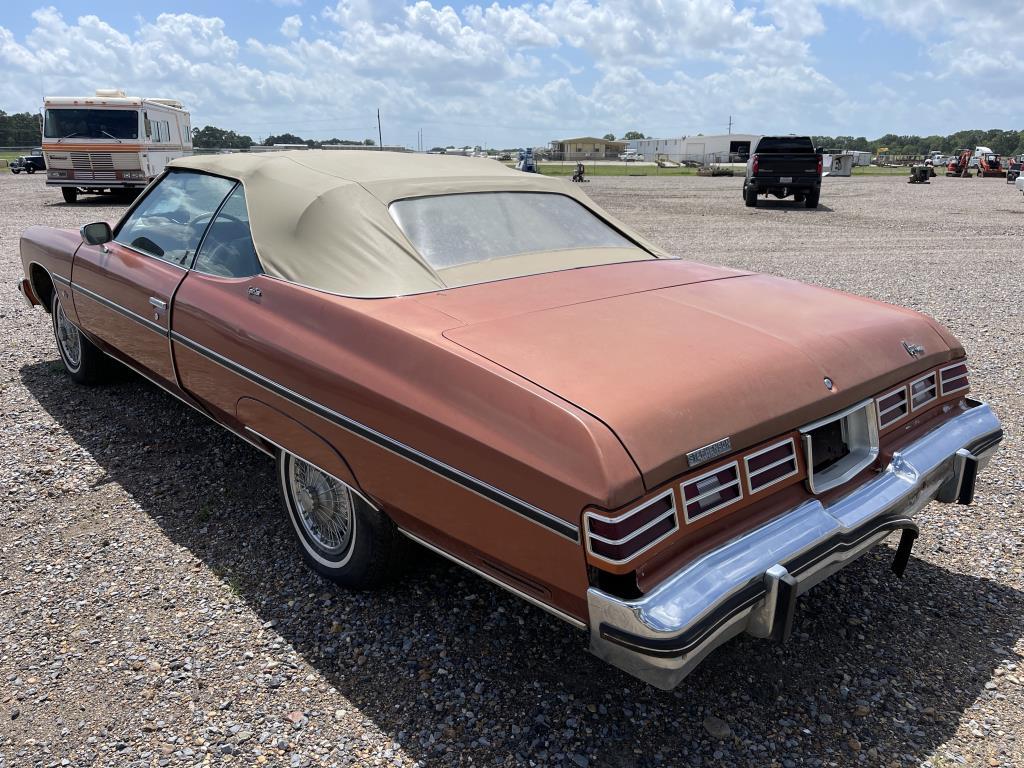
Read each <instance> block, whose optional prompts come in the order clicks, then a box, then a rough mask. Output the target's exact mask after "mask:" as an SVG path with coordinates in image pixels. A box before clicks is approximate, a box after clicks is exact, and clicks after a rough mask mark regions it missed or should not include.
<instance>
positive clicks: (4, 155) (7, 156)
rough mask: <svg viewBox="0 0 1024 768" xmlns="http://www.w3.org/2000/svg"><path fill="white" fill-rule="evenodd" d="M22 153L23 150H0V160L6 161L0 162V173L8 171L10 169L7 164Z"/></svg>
mask: <svg viewBox="0 0 1024 768" xmlns="http://www.w3.org/2000/svg"><path fill="white" fill-rule="evenodd" d="M24 154H25V153H24V152H0V160H5V161H6V162H3V163H0V173H10V169H9V168H8V167H7V166H8V165H9V164H10V162H11V160H14V159H15V158H18V157H21V156H22V155H24Z"/></svg>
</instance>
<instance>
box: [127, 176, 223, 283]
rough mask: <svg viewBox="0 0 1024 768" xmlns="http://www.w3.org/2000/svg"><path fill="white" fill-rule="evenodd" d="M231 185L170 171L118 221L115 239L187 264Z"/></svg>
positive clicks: (210, 177)
mask: <svg viewBox="0 0 1024 768" xmlns="http://www.w3.org/2000/svg"><path fill="white" fill-rule="evenodd" d="M234 185H235V182H234V181H231V180H230V179H224V178H221V177H219V176H208V175H206V174H203V173H190V172H188V171H174V172H171V173H169V174H167V176H165V177H164V178H163V180H162V181H161V182H160V183H159V184H157V185H156V187H154V188H153V190H152V191H151V192H150V193H149V194H148V195H146V197H145V198H144V199H143V200H142V202H141V203H139V206H138V207H137V208H136V209H135V210H134V211H132V213H131V215H130V216H129V217H128V218H127V219H126V220H125V221H124V222H122V223H121V225H120V227H119V228H118V230H117V233H116V234H115V235H114V241H115V242H117V243H120V244H121V245H127V246H129V247H131V248H134V249H135V250H137V251H142V252H143V253H148V254H149V255H150V256H156V257H157V258H158V259H163V260H164V261H169V262H171V263H173V264H178V265H181V266H187V265H188V262H189V261H190V260H191V258H192V254H194V253H195V250H196V247H197V246H198V245H199V238H201V237H202V236H203V232H204V230H205V229H206V227H207V225H208V224H209V223H210V219H211V217H212V216H213V214H214V212H215V211H216V210H217V208H218V206H219V205H220V203H221V201H222V200H223V199H224V198H225V197H226V196H227V194H228V192H230V191H231V188H232V187H233V186H234Z"/></svg>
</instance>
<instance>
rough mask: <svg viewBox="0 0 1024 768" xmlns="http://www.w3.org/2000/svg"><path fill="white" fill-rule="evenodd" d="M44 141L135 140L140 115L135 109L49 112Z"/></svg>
mask: <svg viewBox="0 0 1024 768" xmlns="http://www.w3.org/2000/svg"><path fill="white" fill-rule="evenodd" d="M43 136H44V137H46V138H47V139H62V138H71V137H74V138H76V139H137V138H139V113H138V111H137V110H134V109H48V110H46V122H45V124H44V126H43Z"/></svg>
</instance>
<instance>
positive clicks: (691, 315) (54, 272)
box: [20, 151, 1002, 688]
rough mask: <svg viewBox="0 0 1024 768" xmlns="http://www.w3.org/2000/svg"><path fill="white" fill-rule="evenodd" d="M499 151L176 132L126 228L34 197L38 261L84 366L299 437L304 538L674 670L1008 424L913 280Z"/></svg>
mask: <svg viewBox="0 0 1024 768" xmlns="http://www.w3.org/2000/svg"><path fill="white" fill-rule="evenodd" d="M575 186H576V185H571V184H567V183H565V182H562V181H558V180H554V179H549V178H544V177H541V176H537V175H525V174H521V173H517V172H515V171H512V170H509V169H506V168H504V167H503V166H501V165H499V164H497V163H495V162H493V161H490V160H482V159H481V160H477V159H468V158H452V157H427V156H416V155H402V154H391V153H386V152H314V151H309V152H281V153H274V154H270V155H248V154H236V155H220V156H209V157H195V158H188V159H182V160H176V161H175V162H173V163H172V164H171V165H170V166H169V168H168V170H167V172H166V173H165V174H164V175H163V176H161V177H160V178H159V179H157V180H156V181H155V182H154V183H153V184H152V185H151V186H150V187H149V188H148V189H147V190H146V192H145V193H144V194H143V195H142V196H141V197H140V198H139V199H138V200H137V201H136V202H135V204H134V205H133V206H132V207H131V208H130V209H129V210H128V212H127V213H126V214H125V215H124V217H123V218H122V219H121V221H120V222H118V223H117V225H116V226H115V227H113V229H111V227H110V226H109V225H107V224H106V223H103V222H100V223H96V224H89V225H87V226H85V227H83V228H82V230H81V232H80V233H79V232H72V231H66V230H56V229H45V228H34V229H30V230H28V231H27V232H26V233H25V234H24V237H23V239H22V242H21V256H22V259H23V262H24V269H25V279H24V280H23V281H22V282H21V285H20V288H21V291H22V293H23V294H24V295H25V297H26V298H27V299H28V301H29V302H31V303H32V304H36V305H39V304H41V305H42V306H43V307H44V308H45V309H47V310H48V311H49V312H50V314H51V315H52V318H53V329H54V333H55V335H56V339H57V348H58V350H59V352H60V356H61V358H62V360H63V362H64V365H65V366H66V367H67V370H68V372H69V374H70V375H71V377H72V378H73V379H75V380H76V381H79V382H82V383H92V382H98V381H101V380H102V379H103V377H104V374H105V373H106V372H107V371H108V368H109V366H110V359H111V358H114V359H116V360H119V361H120V362H121V363H123V364H125V365H127V366H129V367H131V368H133V369H134V370H135V371H137V372H138V373H140V374H142V375H143V376H145V377H146V378H148V379H150V380H151V381H152V382H153V383H155V384H157V385H158V386H160V387H162V388H163V389H165V390H167V391H168V392H170V393H171V394H173V395H174V396H175V397H177V398H179V399H180V400H183V401H184V402H185V403H187V404H188V405H190V406H192V407H193V408H196V409H198V410H199V411H201V412H202V413H204V414H206V415H208V416H210V417H211V418H213V419H214V420H215V421H217V422H218V423H220V424H221V425H223V426H224V427H225V428H226V429H228V430H230V431H231V432H233V433H235V434H236V435H238V436H239V437H240V438H242V439H243V440H246V441H248V442H249V443H251V444H253V445H254V446H256V447H257V448H259V449H260V450H262V451H265V452H267V453H269V454H272V455H273V456H275V457H276V458H277V475H278V480H279V482H280V486H281V491H282V493H283V496H284V504H285V507H286V509H287V512H288V515H289V518H290V520H291V523H292V526H293V527H294V529H295V533H296V535H297V538H298V542H299V544H300V546H301V551H302V552H303V554H304V556H305V557H306V559H307V560H308V561H309V563H310V565H311V566H312V567H313V568H315V569H316V570H317V571H319V572H320V573H322V574H324V575H325V576H327V577H329V578H332V579H334V580H336V581H337V582H339V583H341V584H344V585H349V586H368V585H372V584H374V583H378V582H380V581H381V580H382V579H384V578H386V577H388V576H389V575H392V574H394V573H395V572H397V570H398V567H399V562H398V560H399V558H400V554H401V551H402V546H403V542H406V541H407V539H412V540H414V541H417V542H419V543H421V544H423V545H425V546H427V547H430V548H431V549H434V550H436V551H438V552H440V553H441V554H443V555H445V556H447V557H449V558H451V559H452V560H454V561H456V562H457V563H460V564H462V565H464V566H465V567H467V568H469V569H470V570H472V571H474V572H475V573H477V574H479V575H480V576H482V577H484V578H486V579H489V580H490V581H493V582H495V583H496V584H499V585H501V586H502V587H504V588H506V589H508V590H509V591H511V592H513V593H515V594H516V595H518V596H520V597H522V598H523V599H525V600H528V601H529V602H531V603H533V604H534V605H536V606H539V607H541V608H543V609H545V610H547V611H550V612H551V613H553V614H555V615H556V616H558V617H560V618H562V619H564V620H565V621H567V622H569V623H571V624H573V625H575V626H577V627H579V628H581V629H586V630H587V631H588V632H589V637H590V649H591V651H593V652H594V653H595V654H597V655H598V656H599V657H601V658H602V659H605V660H606V661H608V662H610V663H612V664H614V665H616V666H618V667H620V668H622V669H624V670H626V671H627V672H629V673H631V674H633V675H636V676H637V677H640V678H642V679H644V680H646V681H649V682H650V683H652V684H654V685H656V686H659V687H661V688H670V687H672V686H674V685H676V684H677V683H678V682H679V681H680V680H681V679H682V678H683V677H684V676H685V675H686V674H687V673H688V672H689V671H691V670H692V669H693V668H694V667H695V666H696V665H697V664H698V663H699V662H700V660H701V659H702V658H703V657H704V656H706V655H707V654H708V653H709V652H710V651H711V650H712V649H714V648H715V647H717V646H719V645H721V644H722V643H723V642H725V641H727V640H728V639H729V638H731V637H733V636H735V635H737V634H739V633H741V632H747V633H750V634H752V635H754V636H757V637H766V638H775V639H779V640H783V639H785V638H786V637H787V636H788V634H789V632H790V628H791V625H792V622H793V610H794V606H795V603H796V599H797V596H798V595H800V594H801V593H802V592H804V591H806V590H807V589H809V588H810V587H811V586H813V585H814V584H816V583H817V582H819V581H821V580H822V579H824V578H826V577H827V576H829V575H830V574H832V573H834V572H836V571H837V570H839V569H840V568H843V567H844V566H846V565H848V564H849V563H850V562H852V561H853V560H854V559H855V558H857V557H858V556H860V555H862V554H863V553H864V552H865V551H867V550H868V549H869V548H870V547H872V546H873V545H875V544H877V543H878V542H879V541H881V540H882V539H883V538H885V537H886V536H888V535H889V534H890V533H893V532H895V531H900V532H901V539H900V542H899V547H898V549H897V551H896V555H895V560H894V563H893V569H894V570H895V571H896V572H897V573H898V574H901V573H902V572H903V569H904V568H905V566H906V564H907V561H908V558H909V556H910V550H911V547H912V545H913V542H914V539H915V537H916V536H917V526H916V525H915V523H914V519H913V516H914V514H915V512H916V511H917V510H919V509H920V508H921V507H923V506H924V505H925V504H927V503H928V502H929V501H931V500H932V499H937V500H939V501H943V502H960V503H961V504H967V503H969V502H970V501H971V500H972V497H973V493H974V485H975V478H976V476H977V473H978V471H979V470H980V469H982V468H983V467H984V466H985V465H986V463H987V462H988V460H989V458H990V457H991V455H992V453H993V452H994V451H995V449H996V446H997V445H998V443H999V441H1000V439H1001V437H1002V431H1001V429H1000V424H999V421H998V419H997V418H996V416H995V415H994V414H993V412H992V411H991V410H990V409H989V407H988V406H987V405H985V404H983V403H981V402H979V401H977V400H974V399H972V398H970V397H969V396H968V394H967V393H968V370H967V366H966V364H965V360H964V350H963V348H962V347H961V345H960V343H959V342H958V341H957V340H956V339H955V338H953V337H952V336H951V335H950V334H949V332H948V331H946V330H945V329H944V328H942V326H940V325H939V324H937V323H936V322H934V321H933V320H931V319H930V318H928V317H926V316H924V315H921V314H919V313H917V312H912V311H909V310H906V309H900V308H897V307H893V306H889V305H886V304H882V303H879V302H877V301H872V300H869V299H864V298H860V297H856V296H850V295H846V294H842V293H838V292H835V291H831V290H825V289H822V288H813V287H809V286H806V285H802V284H800V283H796V282H792V281H790V280H785V279H781V278H777V277H768V276H765V275H758V274H751V273H749V272H742V271H738V270H734V269H724V268H722V267H714V266H708V265H704V264H699V263H696V262H692V261H684V260H681V259H678V258H674V257H672V256H669V255H668V254H666V253H664V252H662V251H661V250H660V249H658V248H656V247H655V246H653V245H652V244H650V243H648V242H645V241H644V240H643V239H642V238H640V237H638V236H637V235H636V234H635V233H633V232H631V231H630V230H629V229H628V228H626V227H625V226H623V225H622V224H621V223H619V222H617V221H615V220H614V219H613V218H612V217H610V216H609V215H608V214H607V213H605V212H604V211H603V210H601V209H600V208H599V207H597V206H596V205H595V204H594V203H593V202H592V201H591V200H590V199H589V198H587V197H586V196H585V195H584V194H583V193H581V192H579V191H578V190H577V189H576V188H575Z"/></svg>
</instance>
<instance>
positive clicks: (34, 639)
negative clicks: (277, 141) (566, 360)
mask: <svg viewBox="0 0 1024 768" xmlns="http://www.w3.org/2000/svg"><path fill="white" fill-rule="evenodd" d="M740 183H741V180H740V179H733V178H695V177H671V178H660V179H659V178H600V179H595V180H594V181H593V182H592V183H590V184H588V185H587V187H586V190H587V191H588V192H589V193H591V194H592V195H593V196H594V197H595V198H596V199H597V200H598V201H599V202H600V203H601V204H602V205H604V206H606V207H607V208H608V209H609V210H610V211H612V212H613V213H614V214H616V215H617V216H619V217H620V218H621V219H623V220H624V221H626V222H628V223H630V224H631V225H633V226H635V227H636V228H637V229H639V230H640V231H642V232H643V233H644V234H645V235H647V236H649V237H650V238H651V239H653V240H654V241H656V242H658V243H659V244H661V245H662V246H664V247H666V248H667V249H668V250H670V251H673V252H676V253H679V254H681V255H686V256H692V257H693V258H697V259H700V260H704V261H710V262H716V263H722V264H727V265H730V266H736V267H742V268H748V269H754V270H759V271H765V272H772V273H776V274H781V275H786V276H790V277H794V278H797V279H800V280H805V281H809V282H813V283H818V284H822V285H828V286H832V287H835V288H841V289H843V290H848V291H852V292H856V293H862V294H865V295H868V296H873V297H875V298H879V299H883V300H886V301H892V302H895V303H898V304H903V305H906V306H910V307H914V308H916V309H920V310H924V311H926V312H929V313H930V314H932V315H933V316H935V317H936V318H937V319H939V320H940V321H941V322H943V323H945V324H946V325H947V326H948V327H950V328H951V330H952V331H953V332H954V333H955V334H957V335H958V336H959V337H960V338H961V339H962V340H963V341H964V343H965V345H966V347H967V349H968V351H969V354H970V361H971V366H972V372H973V375H972V383H973V385H974V389H975V392H977V393H979V394H980V395H981V396H983V397H984V398H985V399H987V400H989V401H990V402H992V403H993V405H994V406H995V408H996V409H997V411H998V412H999V414H1000V415H1001V417H1002V418H1003V420H1004V426H1005V428H1006V430H1007V439H1006V442H1005V443H1004V447H1003V449H1002V451H1001V452H1000V453H999V454H998V455H997V457H996V458H995V459H994V461H993V462H992V464H991V465H990V468H989V470H988V472H987V473H986V474H985V475H984V476H983V477H982V479H981V481H980V483H979V487H978V492H977V500H976V503H975V504H974V506H972V507H956V506H939V505H932V506H930V507H928V508H927V509H926V510H925V511H924V512H923V513H922V515H921V516H920V517H921V520H920V522H921V529H922V535H921V538H920V539H919V542H918V544H917V547H916V549H915V550H914V557H913V559H912V561H911V564H910V566H909V568H908V571H907V576H906V578H905V579H904V580H903V581H902V582H901V581H898V580H896V579H895V578H894V577H892V575H891V574H890V573H889V570H888V565H889V560H890V558H891V555H892V549H891V548H890V546H891V545H886V546H882V547H879V548H877V549H876V550H875V551H874V552H872V553H871V554H869V555H868V556H866V557H865V558H863V559H862V560H860V561H859V562H857V563H856V564H854V565H853V566H851V567H850V568H848V569H847V570H845V571H843V572H842V573H841V574H840V575H839V576H838V577H835V578H833V579H831V580H829V581H827V582H825V583H823V584H822V585H820V586H818V587H816V588H815V589H814V590H812V591H811V592H810V593H809V594H808V595H806V596H805V597H804V598H802V599H801V601H800V604H799V607H798V612H797V617H796V628H795V631H794V636H793V639H792V640H791V642H790V643H789V644H787V645H785V646H776V645H772V644H770V643H768V642H766V641H758V640H753V639H750V638H740V639H738V640H736V641H734V642H732V643H730V644H729V645H727V646H726V647H724V648H722V649H720V650H718V651H716V652H715V653H714V654H713V655H712V656H711V657H710V658H709V659H708V660H707V661H706V662H705V663H704V665H703V666H702V667H700V668H699V669H698V671H697V672H696V673H694V674H693V675H691V676H690V677H689V678H688V679H687V680H686V681H685V682H684V684H683V685H682V686H681V687H680V688H678V689H677V690H676V691H674V692H671V693H663V692H660V691H658V690H655V689H653V688H650V687H648V686H646V685H644V684H642V683H640V682H638V681H636V680H633V679H632V678H630V677H628V676H626V675H624V674H622V673H620V672H618V671H617V670H615V669H613V668H611V667H608V666H606V665H604V664H602V663H600V662H598V661H597V660H595V659H593V658H591V657H590V656H589V655H588V654H587V653H586V652H585V650H584V647H585V640H584V637H583V635H582V634H581V633H578V632H577V631H575V630H573V629H572V628H570V627H568V626H565V625H563V624H561V623H559V622H558V621H557V620H556V619H553V618H550V617H548V616H547V615H546V614H544V613H542V612H540V611H539V610H536V609H534V608H532V607H530V606H527V605H526V604H524V603H521V602H519V601H517V600H516V599H515V598H512V597H510V596H507V595H506V594H505V593H503V592H501V591H500V590H498V589H497V588H495V587H492V586H490V585H488V584H487V583H484V582H483V581H481V580H478V579H477V578H475V577H473V576H472V575H469V574H467V573H465V572H463V571H462V570H460V569H458V568H456V567H455V566H450V565H448V564H447V563H445V562H443V561H441V560H440V559H438V558H436V557H434V556H430V555H427V554H426V553H422V554H420V555H419V556H418V557H417V560H416V562H415V563H413V564H412V566H411V569H410V573H409V574H408V576H407V577H406V579H405V581H404V582H403V583H401V584H400V585H399V586H396V587H393V588H391V589H389V590H386V591H383V592H379V593H375V594H353V593H348V592H345V591H342V590H339V589H337V588H335V587H333V586H332V585H330V584H328V583H327V582H325V581H323V580H321V579H320V578H318V577H317V576H315V575H313V574H312V573H311V572H310V571H308V570H307V569H306V568H305V567H304V566H303V565H302V563H301V561H300V558H299V555H298V554H297V552H296V550H295V548H294V546H293V543H292V534H291V532H290V531H289V530H288V528H287V527H286V526H287V521H286V519H285V515H284V514H283V512H282V509H281V506H280V504H279V501H278V497H277V491H276V488H275V485H274V483H273V479H272V466H271V461H270V459H268V458H267V457H265V456H263V455H262V454H260V453H258V452H256V451H255V450H253V449H251V448H250V447H248V446H247V445H245V444H244V443H242V442H241V441H239V440H238V439H236V438H234V437H232V436H231V435H229V434H228V433H226V432H224V431H222V430H221V429H220V428H218V427H217V426H215V425H213V424H212V423H210V422H208V421H206V420H204V419H203V418H202V417H201V416H199V415H198V414H196V413H194V412H192V411H191V410H189V409H188V408H186V407H184V406H182V405H180V404H179V403H177V402H176V401H174V400H173V399H172V398H171V397H169V396H168V395H165V394H164V393H162V392H161V391H158V390H157V389H155V388H154V387H152V386H151V385H149V384H147V383H145V382H142V381H140V380H138V379H135V378H134V377H131V376H129V375H126V376H125V378H124V381H122V382H120V383H117V384H115V385H111V386H106V387H102V388H96V389H86V388H82V387H77V386H75V385H73V384H72V383H71V382H70V381H69V380H68V379H67V378H66V377H65V375H64V374H63V373H62V369H61V365H60V363H59V362H58V359H57V353H56V350H55V347H54V343H53V340H52V335H51V332H50V327H49V322H48V315H46V314H45V313H44V312H42V311H40V310H35V311H31V310H29V309H28V308H27V307H25V306H24V305H23V304H22V303H21V299H20V297H19V296H18V295H17V294H16V293H15V292H14V291H13V290H12V289H11V286H12V285H13V283H14V282H15V280H16V279H17V278H18V277H20V264H19V262H18V258H17V248H18V235H19V233H20V232H21V231H22V230H23V229H24V228H26V227H28V226H30V225H33V224H46V225H51V226H68V227H77V226H79V225H80V224H82V223H84V222H87V221H92V220H97V219H104V218H107V219H114V218H116V217H117V216H118V215H119V213H120V211H121V210H122V207H121V206H113V205H109V204H107V202H106V201H98V202H90V201H88V199H87V201H86V202H84V203H81V204H79V205H76V206H68V205H65V204H64V203H63V202H62V200H61V197H60V195H59V194H58V193H56V192H54V191H48V190H46V189H45V188H44V186H43V183H42V179H41V178H39V177H38V176H36V177H25V176H21V177H14V176H11V175H9V174H5V175H0V286H3V289H2V290H0V344H2V345H3V347H4V349H5V353H4V355H3V356H2V358H0V407H2V413H3V422H2V429H0V499H3V513H4V514H3V516H2V519H0V530H2V533H0V768H15V767H17V768H21V766H57V765H73V766H154V765H157V766H163V765H171V766H179V765H181V766H192V765H238V766H251V765H268V766H307V765H316V766H320V765H339V766H346V765H358V766H364V765H402V766H408V765H412V764H420V765H431V766H433V765H440V766H448V765H460V766H468V765H484V766H491V765H564V766H569V767H570V768H572V767H573V766H575V767H577V768H586V767H587V766H637V767H639V766H698V765H700V766H719V765H721V766H769V765H770V766H784V767H785V768H790V767H791V766H797V765H800V766H803V765H807V766H846V765H866V766H910V765H915V766H916V765H925V766H933V767H934V768H938V767H939V766H954V765H968V766H1015V765H1020V766H1024V714H1022V713H1024V640H1022V638H1024V504H1022V497H1024V493H1022V490H1024V489H1022V485H1024V480H1022V473H1021V459H1020V456H1021V451H1022V449H1024V445H1022V442H1021V431H1022V430H1021V426H1022V408H1024V396H1022V395H1021V392H1020V389H1021V386H1022V384H1024V381H1022V375H1021V372H1022V370H1024V344H1022V339H1024V319H1022V314H1021V308H1020V307H1021V304H1020V299H1021V290H1022V286H1024V260H1022V242H1024V240H1022V238H1024V200H1022V199H1021V196H1020V195H1019V194H1017V193H1015V192H1014V191H1013V189H1012V187H1008V186H1007V185H1006V184H1004V183H1003V182H1002V181H1001V180H997V179H986V180H980V179H970V180H967V179H946V178H938V179H935V180H933V182H932V183H931V184H930V185H928V186H911V185H908V184H906V183H905V182H904V180H903V179H902V178H870V177H855V178H851V179H829V180H826V183H825V188H824V192H823V194H822V203H823V204H822V207H821V208H819V209H818V210H817V211H808V210H805V209H803V208H802V207H795V206H794V205H793V204H792V203H768V204H765V205H763V207H760V208H758V209H756V210H751V209H747V208H745V207H744V206H743V203H742V200H741V198H740Z"/></svg>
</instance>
